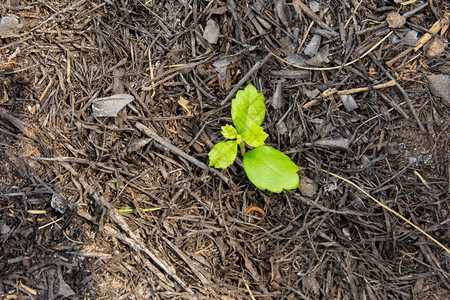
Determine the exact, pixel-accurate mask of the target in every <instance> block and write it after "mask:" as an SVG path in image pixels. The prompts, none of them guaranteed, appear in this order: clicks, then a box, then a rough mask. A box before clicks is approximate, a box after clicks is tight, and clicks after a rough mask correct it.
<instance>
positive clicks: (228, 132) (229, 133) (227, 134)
mask: <svg viewBox="0 0 450 300" xmlns="http://www.w3.org/2000/svg"><path fill="white" fill-rule="evenodd" d="M222 135H223V137H224V138H226V139H230V140H232V139H235V138H237V135H238V133H237V131H236V129H235V128H234V127H233V126H231V125H225V126H222Z"/></svg>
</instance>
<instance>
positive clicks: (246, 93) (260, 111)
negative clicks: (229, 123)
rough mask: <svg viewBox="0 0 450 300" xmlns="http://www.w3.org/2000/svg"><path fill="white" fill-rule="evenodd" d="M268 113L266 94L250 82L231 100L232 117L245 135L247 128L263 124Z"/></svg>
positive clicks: (238, 129)
mask: <svg viewBox="0 0 450 300" xmlns="http://www.w3.org/2000/svg"><path fill="white" fill-rule="evenodd" d="M265 114H266V105H265V104H264V95H263V94H262V93H258V91H257V90H256V88H255V87H254V86H253V85H251V84H249V85H247V86H246V87H245V89H244V90H240V91H238V92H237V93H236V98H234V99H233V100H231V118H232V119H233V123H234V126H235V127H236V129H237V131H238V133H239V134H240V135H242V136H244V135H245V132H246V131H247V129H249V128H250V127H252V126H254V125H258V126H259V125H261V124H262V122H263V121H264V116H265Z"/></svg>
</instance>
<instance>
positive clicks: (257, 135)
mask: <svg viewBox="0 0 450 300" xmlns="http://www.w3.org/2000/svg"><path fill="white" fill-rule="evenodd" d="M268 136H269V135H268V134H267V133H265V132H264V128H262V127H261V126H259V125H253V126H252V127H250V128H249V129H247V131H246V132H245V134H244V136H243V138H244V142H246V143H247V144H248V145H249V146H252V147H259V146H264V141H265V139H267V137H268Z"/></svg>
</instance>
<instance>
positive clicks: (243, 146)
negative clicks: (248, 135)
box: [239, 141, 245, 156]
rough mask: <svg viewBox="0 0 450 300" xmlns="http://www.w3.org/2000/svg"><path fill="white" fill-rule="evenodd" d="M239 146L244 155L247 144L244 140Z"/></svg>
mask: <svg viewBox="0 0 450 300" xmlns="http://www.w3.org/2000/svg"><path fill="white" fill-rule="evenodd" d="M239 147H240V148H241V154H242V156H244V154H245V144H244V141H241V143H240V144H239Z"/></svg>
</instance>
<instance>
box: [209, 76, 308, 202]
mask: <svg viewBox="0 0 450 300" xmlns="http://www.w3.org/2000/svg"><path fill="white" fill-rule="evenodd" d="M265 114H266V105H265V104H264V95H263V94H262V93H258V91H257V90H256V88H255V87H254V86H253V85H251V84H249V85H247V87H246V88H245V89H244V90H240V91H238V92H237V94H236V98H235V99H233V100H232V101H231V117H232V119H233V124H234V127H233V126H231V125H226V126H222V135H223V137H224V138H226V139H229V141H226V142H221V143H218V144H216V145H215V146H214V147H213V148H212V149H211V151H210V152H209V154H208V156H209V165H210V166H214V167H216V168H222V169H226V168H227V167H228V166H230V165H231V164H232V163H233V162H234V160H235V159H236V155H237V150H238V145H239V148H240V150H241V154H242V156H243V157H244V159H243V164H244V170H245V173H247V176H248V178H249V179H250V181H251V182H252V183H253V184H254V185H255V186H256V187H257V188H259V189H261V190H266V189H267V190H269V191H271V192H274V193H281V191H282V190H283V189H286V190H292V189H296V188H297V187H298V184H299V177H298V174H297V172H298V170H299V168H298V166H297V165H296V164H295V163H294V162H292V160H291V159H290V158H289V157H288V156H287V155H285V154H284V153H283V152H280V151H278V150H276V149H274V148H272V147H269V146H265V144H264V141H265V140H266V138H267V137H268V134H267V133H265V132H264V128H262V127H261V124H262V122H263V121H264V116H265ZM246 144H247V145H248V146H250V147H253V149H252V150H249V151H246V149H245V145H246Z"/></svg>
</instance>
